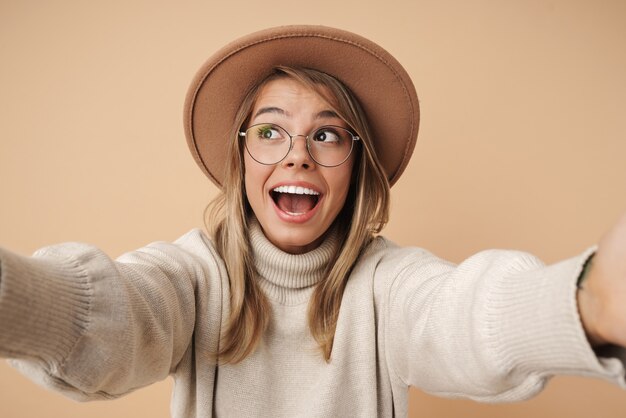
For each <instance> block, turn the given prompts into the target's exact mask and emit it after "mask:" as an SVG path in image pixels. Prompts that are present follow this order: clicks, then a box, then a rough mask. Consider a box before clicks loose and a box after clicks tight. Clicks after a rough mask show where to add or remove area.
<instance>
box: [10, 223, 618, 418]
mask: <svg viewBox="0 0 626 418" xmlns="http://www.w3.org/2000/svg"><path fill="white" fill-rule="evenodd" d="M335 241H336V238H335V237H334V235H332V234H331V235H330V236H329V237H327V239H326V241H325V242H324V243H323V244H322V245H321V246H320V247H319V248H317V249H316V250H314V251H312V252H310V253H307V254H302V255H290V254H286V253H283V252H282V251H280V250H279V249H277V248H275V247H274V246H273V245H271V243H269V241H267V239H266V238H265V237H264V236H263V234H262V232H261V230H260V228H259V227H258V225H256V226H253V227H252V229H251V242H252V246H253V252H254V254H255V258H256V260H257V264H256V268H257V270H258V272H259V274H260V276H261V277H260V279H259V280H260V281H261V282H260V283H261V286H262V289H263V290H264V291H265V292H266V294H267V295H268V298H269V300H270V302H271V307H272V317H271V318H270V324H269V329H268V330H267V332H266V334H265V335H264V336H263V339H262V341H261V344H260V345H259V348H258V349H257V351H255V352H254V353H253V354H252V355H251V356H249V357H248V358H246V359H245V360H244V361H242V362H241V363H239V364H236V365H224V366H217V365H216V362H215V360H214V359H213V357H212V356H211V354H212V353H213V352H215V350H216V349H217V347H218V344H219V335H220V332H221V331H222V329H223V327H224V324H225V320H226V318H227V317H228V309H229V306H228V303H229V293H228V288H229V286H228V278H227V277H226V274H225V269H224V265H223V262H222V260H220V258H219V257H218V255H217V253H216V251H215V249H214V248H213V246H212V244H211V242H210V240H208V239H207V237H206V236H204V235H203V234H202V233H201V232H199V231H192V232H190V233H189V234H187V235H185V236H183V237H182V238H181V239H179V240H178V241H177V242H175V243H173V244H168V243H155V244H152V245H150V246H147V247H145V248H142V249H140V250H137V251H134V252H131V253H129V254H126V255H124V256H123V257H121V258H120V259H118V260H117V261H112V260H110V259H109V258H107V257H106V256H105V255H104V254H103V253H102V252H100V251H98V250H97V249H95V248H93V247H90V246H86V245H81V244H65V245H61V246H55V247H51V248H47V249H45V250H43V251H41V252H39V253H38V254H37V256H36V257H35V258H28V257H20V256H16V255H14V254H12V253H10V252H7V251H4V250H0V355H2V356H5V357H13V358H16V359H18V360H17V361H15V362H14V364H15V365H16V366H17V367H19V368H20V370H22V371H23V372H24V373H26V374H27V375H29V376H30V377H31V378H33V379H34V380H36V381H37V382H39V383H40V384H43V385H44V386H46V387H49V388H52V389H55V390H59V391H61V392H63V393H64V394H66V395H68V396H71V397H74V398H78V399H107V398H112V397H117V396H122V395H124V394H125V393H128V392H130V391H133V390H135V389H137V388H139V387H141V386H145V385H148V384H150V383H151V382H154V381H157V380H159V379H163V378H164V377H166V376H167V375H169V374H171V375H173V376H174V379H175V380H176V384H175V386H174V394H173V398H172V415H173V416H174V417H178V418H183V417H185V418H188V417H211V416H242V417H250V416H265V417H339V416H340V417H347V416H359V417H361V416H366V417H372V416H379V417H392V416H405V415H406V413H407V389H408V386H409V385H414V386H417V387H419V388H421V389H423V390H425V391H428V392H431V393H435V394H438V395H441V396H451V397H468V398H472V399H476V400H480V401H487V402H501V401H512V400H520V399H525V398H528V397H530V396H532V395H534V394H535V393H537V392H538V391H539V390H540V389H541V388H542V387H543V385H544V384H545V382H546V380H547V378H549V377H550V376H551V375H553V374H555V373H564V374H578V375H585V376H595V377H600V378H603V379H608V380H610V381H612V382H614V383H616V384H619V385H621V386H622V387H624V386H625V384H624V367H623V362H624V361H625V359H626V356H625V355H624V352H625V350H623V349H615V350H612V351H611V352H610V353H609V352H607V355H610V356H612V357H611V358H599V357H597V356H596V355H595V353H594V352H593V350H592V349H591V347H590V346H589V344H588V343H587V341H586V339H585V335H584V331H583V329H582V326H581V322H580V318H579V317H578V312H577V308H576V299H575V291H576V290H575V285H576V279H577V276H578V274H579V273H580V269H581V268H582V265H583V264H584V262H585V260H586V259H587V257H588V256H589V253H584V254H581V255H580V256H577V257H574V258H572V259H570V260H566V261H563V262H561V263H558V264H555V265H552V266H547V267H546V266H544V265H543V264H542V263H541V262H540V261H539V260H537V259H536V258H535V257H533V256H530V255H528V254H525V253H519V252H512V251H495V250H494V251H486V252H482V253H479V254H476V255H475V256H472V257H470V258H468V259H467V260H466V261H464V262H463V263H461V264H460V265H458V266H455V265H453V264H451V263H447V262H445V261H443V260H440V259H438V258H437V257H435V256H433V255H432V254H430V253H428V252H427V251H424V250H420V249H416V248H399V247H396V246H395V245H394V244H392V243H391V242H389V241H387V240H385V239H383V238H378V239H376V240H374V241H373V242H372V244H371V245H370V246H369V248H368V249H367V250H366V251H365V253H364V254H363V256H362V257H361V258H360V259H359V262H358V263H357V265H356V266H355V267H354V269H353V271H352V275H351V277H350V279H349V281H348V283H347V286H346V289H345V293H344V297H343V299H342V305H341V310H340V314H339V320H338V323H337V330H336V334H335V341H334V345H333V351H332V354H331V361H330V362H328V363H327V362H325V361H324V360H323V358H322V355H321V353H320V352H319V349H318V348H317V346H316V344H315V341H314V340H313V338H312V337H311V335H310V333H309V331H308V324H307V321H306V315H307V306H308V300H309V297H310V294H311V292H312V290H313V288H314V286H315V284H316V283H318V282H319V281H320V280H324V277H323V272H324V270H325V267H326V263H328V260H329V259H330V258H331V256H332V254H333V252H334V251H337V245H338V243H337V242H335Z"/></svg>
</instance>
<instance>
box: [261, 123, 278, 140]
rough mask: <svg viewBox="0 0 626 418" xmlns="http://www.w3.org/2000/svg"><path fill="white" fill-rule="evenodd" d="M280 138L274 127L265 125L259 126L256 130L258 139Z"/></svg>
mask: <svg viewBox="0 0 626 418" xmlns="http://www.w3.org/2000/svg"><path fill="white" fill-rule="evenodd" d="M281 136H282V135H281V134H280V130H278V129H277V128H276V127H275V126H271V125H266V126H260V127H259V128H258V129H257V137H258V138H259V139H278V138H280V137H281Z"/></svg>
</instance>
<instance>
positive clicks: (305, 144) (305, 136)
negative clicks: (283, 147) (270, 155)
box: [277, 128, 317, 164]
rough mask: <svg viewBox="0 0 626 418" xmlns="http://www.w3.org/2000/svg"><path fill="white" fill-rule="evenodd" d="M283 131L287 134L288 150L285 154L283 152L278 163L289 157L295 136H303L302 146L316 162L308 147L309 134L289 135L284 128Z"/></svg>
mask: <svg viewBox="0 0 626 418" xmlns="http://www.w3.org/2000/svg"><path fill="white" fill-rule="evenodd" d="M283 129H284V128H283ZM285 133H287V135H289V150H288V151H287V154H285V156H284V157H283V158H282V159H281V160H280V161H279V162H278V163H280V162H282V161H285V160H286V159H287V157H289V154H290V153H291V151H292V150H293V147H294V144H295V141H294V139H295V138H297V137H301V138H304V148H306V153H307V155H308V156H309V158H311V159H312V160H313V161H315V162H316V163H317V161H316V160H315V157H313V154H311V149H310V148H309V137H310V136H311V134H309V135H304V134H293V135H291V134H290V133H289V132H287V131H286V130H285ZM278 163H277V164H278Z"/></svg>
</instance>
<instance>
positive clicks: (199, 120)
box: [184, 25, 419, 187]
mask: <svg viewBox="0 0 626 418" xmlns="http://www.w3.org/2000/svg"><path fill="white" fill-rule="evenodd" d="M278 65H283V66H289V67H305V68H312V69H315V70H319V71H322V72H324V73H326V74H329V75H331V76H333V77H335V78H336V79H338V80H339V81H341V82H342V83H343V84H344V85H346V86H347V87H348V88H349V89H350V90H351V91H352V93H354V95H355V96H356V98H357V100H358V101H359V102H360V104H361V106H362V107H363V110H364V111H365V114H366V116H367V119H368V122H369V124H370V128H371V130H372V140H373V143H374V144H373V145H374V148H375V150H376V153H377V155H378V158H379V159H380V162H381V163H382V166H383V168H384V169H385V172H386V173H387V178H388V180H389V184H391V185H393V184H394V183H395V182H396V181H397V180H398V178H399V177H400V175H401V174H402V172H403V171H404V169H405V167H406V165H407V164H408V162H409V159H410V158H411V154H412V153H413V148H414V147H415V141H416V139H417V130H418V127H419V105H418V102H417V93H416V92H415V87H414V86H413V83H412V82H411V78H410V77H409V75H408V74H407V72H406V71H405V70H404V68H402V66H401V65H400V63H399V62H398V61H397V60H396V59H395V58H394V57H393V56H391V54H389V53H388V52H387V51H385V50H384V49H383V48H381V47H380V46H379V45H377V44H375V43H374V42H372V41H370V40H368V39H365V38H363V37H362V36H359V35H356V34H354V33H351V32H347V31H344V30H340V29H335V28H329V27H325V26H308V25H299V26H281V27H276V28H271V29H266V30H262V31H259V32H255V33H252V34H249V35H246V36H244V37H242V38H239V39H237V40H235V41H234V42H232V43H230V44H228V45H226V46H225V47H223V48H222V49H220V50H219V51H217V52H216V53H215V54H213V55H212V56H211V57H210V58H209V59H208V60H207V61H206V62H205V63H204V65H203V66H202V67H201V68H200V70H199V71H198V73H197V74H196V76H195V78H194V79H193V81H192V83H191V86H190V87H189V91H188V93H187V99H186V102H185V113H184V117H185V121H184V123H185V135H186V136H187V143H188V145H189V148H190V150H191V152H192V154H193V156H194V158H195V160H196V162H197V163H198V165H199V166H200V168H201V169H202V171H204V173H205V174H206V175H207V176H208V177H209V178H210V179H211V180H212V181H213V182H214V183H215V184H217V185H218V186H219V187H221V185H222V182H223V179H224V174H225V170H226V169H227V167H226V163H227V161H226V154H227V150H228V146H229V143H230V141H234V140H235V138H234V137H232V135H233V132H232V125H233V123H234V120H235V115H236V113H237V111H238V109H239V106H240V105H241V103H242V102H243V99H244V98H245V96H246V94H247V93H248V91H249V90H250V89H251V88H252V87H253V86H254V85H255V84H257V83H258V82H259V81H260V80H261V79H264V78H265V77H266V76H268V75H269V74H270V73H271V72H272V70H273V68H274V67H276V66H278Z"/></svg>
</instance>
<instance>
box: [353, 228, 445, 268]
mask: <svg viewBox="0 0 626 418" xmlns="http://www.w3.org/2000/svg"><path fill="white" fill-rule="evenodd" d="M362 259H363V260H364V261H366V262H374V263H375V264H376V268H377V270H385V271H389V270H391V271H401V270H404V269H406V268H409V267H420V266H427V265H432V264H437V265H440V264H441V265H446V266H453V263H450V262H448V261H446V260H444V259H441V258H439V257H437V256H436V255H435V254H433V253H432V252H430V251H428V250H427V249H425V248H421V247H416V246H401V245H398V244H396V243H395V242H393V241H391V240H390V239H388V238H385V237H383V236H377V237H375V238H374V239H373V240H372V241H371V242H370V243H369V245H368V246H367V247H366V249H365V250H364V252H363V256H362Z"/></svg>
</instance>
